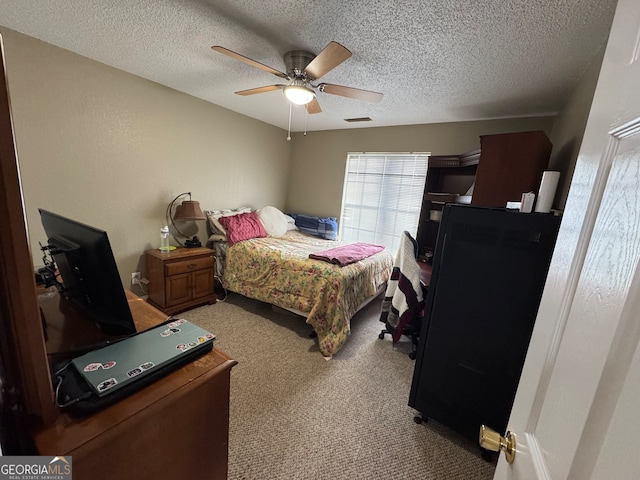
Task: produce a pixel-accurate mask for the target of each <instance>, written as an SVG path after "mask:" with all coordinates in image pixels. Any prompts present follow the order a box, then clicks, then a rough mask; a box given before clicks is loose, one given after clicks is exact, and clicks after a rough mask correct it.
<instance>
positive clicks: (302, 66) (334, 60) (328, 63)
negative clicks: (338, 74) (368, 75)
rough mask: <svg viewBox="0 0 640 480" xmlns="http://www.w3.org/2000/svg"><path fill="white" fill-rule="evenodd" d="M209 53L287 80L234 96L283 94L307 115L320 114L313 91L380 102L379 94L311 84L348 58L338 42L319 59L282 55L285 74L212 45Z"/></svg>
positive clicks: (294, 52) (308, 55)
mask: <svg viewBox="0 0 640 480" xmlns="http://www.w3.org/2000/svg"><path fill="white" fill-rule="evenodd" d="M211 48H212V50H214V51H216V52H219V53H222V54H224V55H227V56H229V57H231V58H235V59H236V60H240V61H241V62H244V63H246V64H248V65H251V66H252V67H256V68H259V69H261V70H264V71H266V72H269V73H272V74H273V75H275V76H276V77H280V78H284V79H285V80H288V82H289V83H288V84H286V85H284V84H276V85H267V86H265V87H258V88H251V89H249V90H241V91H239V92H235V93H236V94H237V95H245V96H246V95H255V94H256V93H265V92H271V91H273V90H282V91H283V92H284V94H285V95H286V96H287V98H288V99H289V100H290V101H291V102H292V103H295V104H297V105H304V106H305V107H306V109H307V112H308V113H320V112H321V111H322V109H321V108H320V104H319V103H318V99H317V98H316V91H319V92H323V93H328V94H331V95H340V96H342V97H349V98H355V99H357V100H364V101H366V102H376V103H377V102H379V101H380V100H381V99H382V93H378V92H371V91H369V90H361V89H359V88H352V87H344V86H342V85H334V84H331V83H318V84H315V83H314V82H315V81H316V80H318V79H319V78H320V77H322V76H323V75H325V74H327V73H328V72H330V71H331V70H333V69H334V68H335V67H337V66H338V65H340V64H341V63H342V62H344V61H345V60H346V59H347V58H349V57H350V56H351V52H350V51H349V50H347V49H346V48H345V47H343V46H342V45H340V44H339V43H337V42H330V43H329V45H327V46H326V47H325V48H324V49H323V50H322V51H321V52H320V53H319V54H318V55H314V54H313V53H310V52H307V51H304V50H292V51H290V52H287V53H285V54H284V64H285V66H286V73H284V72H281V71H279V70H276V69H275V68H271V67H269V66H267V65H264V64H262V63H260V62H257V61H255V60H252V59H250V58H248V57H245V56H244V55H240V54H239V53H236V52H233V51H231V50H229V49H227V48H225V47H221V46H220V45H214V46H213V47H211Z"/></svg>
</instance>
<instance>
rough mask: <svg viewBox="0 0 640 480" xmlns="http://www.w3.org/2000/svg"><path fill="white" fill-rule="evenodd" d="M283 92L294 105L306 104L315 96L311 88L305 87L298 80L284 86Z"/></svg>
mask: <svg viewBox="0 0 640 480" xmlns="http://www.w3.org/2000/svg"><path fill="white" fill-rule="evenodd" d="M284 94H285V96H286V97H287V98H288V99H289V101H290V102H291V103H295V104H296V105H306V104H307V103H309V102H310V101H311V100H313V97H315V96H316V94H315V93H313V90H311V89H310V88H309V87H306V86H305V84H304V82H302V81H300V80H294V81H293V82H291V85H288V86H286V87H284Z"/></svg>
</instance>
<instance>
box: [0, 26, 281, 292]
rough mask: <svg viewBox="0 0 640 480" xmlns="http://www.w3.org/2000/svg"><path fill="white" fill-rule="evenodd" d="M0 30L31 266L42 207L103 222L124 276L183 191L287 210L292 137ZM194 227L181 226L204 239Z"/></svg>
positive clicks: (209, 200) (209, 199)
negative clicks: (290, 139) (172, 202)
mask: <svg viewBox="0 0 640 480" xmlns="http://www.w3.org/2000/svg"><path fill="white" fill-rule="evenodd" d="M0 32H1V33H2V36H3V39H4V49H5V57H6V64H7V76H8V82H9V89H10V94H11V104H12V110H13V120H14V130H15V138H16V144H17V150H18V159H19V165H20V170H21V177H22V186H23V193H24V200H25V207H26V212H27V221H28V226H29V233H30V241H31V248H32V253H33V257H34V263H35V265H41V264H42V262H41V254H40V251H39V247H38V242H43V243H46V237H45V234H44V231H43V229H42V226H41V223H40V218H39V215H38V212H37V209H38V207H43V208H45V209H49V210H52V211H54V212H56V213H59V214H61V215H64V216H68V217H70V218H73V219H76V220H79V221H82V222H85V223H88V224H89V225H92V226H95V227H98V228H102V229H104V230H106V231H107V232H108V234H109V239H110V241H111V244H112V248H113V250H114V252H115V255H116V259H117V263H118V267H119V269H120V274H121V277H122V279H123V282H124V284H125V286H129V284H130V278H131V275H130V274H131V272H133V271H144V264H143V263H142V262H141V259H142V258H143V256H142V253H143V252H144V250H146V249H149V248H155V247H157V246H158V244H159V230H160V227H161V226H162V225H164V224H165V209H166V207H167V204H168V203H169V202H170V201H171V200H172V199H173V198H174V197H175V196H176V195H178V194H180V193H182V192H185V191H191V192H192V194H193V198H194V199H196V200H199V201H200V204H201V206H202V208H203V209H217V208H230V207H237V206H240V204H242V205H249V206H252V207H254V208H258V207H262V206H264V205H274V206H277V207H280V208H284V206H285V199H286V189H287V179H288V172H289V168H290V158H291V155H290V148H291V143H290V142H287V141H286V139H285V137H286V134H285V132H283V131H282V130H281V129H279V128H276V127H273V126H270V125H267V124H265V123H262V122H259V121H256V120H253V119H250V118H248V117H245V116H243V115H239V114H236V113H233V112H231V111H229V110H226V109H223V108H221V107H217V106H215V105H212V104H210V103H207V102H204V101H202V100H198V99H196V98H194V97H191V96H188V95H185V94H182V93H179V92H177V91H174V90H171V89H168V88H166V87H163V86H160V85H158V84H155V83H152V82H149V81H147V80H144V79H142V78H139V77H136V76H134V75H130V74H127V73H124V72H122V71H119V70H116V69H113V68H111V67H107V66H105V65H104V64H101V63H98V62H95V61H92V60H89V59H87V58H84V57H81V56H79V55H76V54H73V53H70V52H68V51H65V50H62V49H59V48H56V47H53V46H51V45H48V44H46V43H43V42H40V41H38V40H35V39H33V38H30V37H27V36H24V35H21V34H18V33H16V32H14V31H11V30H8V29H4V28H0ZM195 226H196V225H191V227H195ZM197 226H198V228H199V231H195V230H192V229H190V227H189V225H187V230H188V231H186V232H185V233H189V234H198V235H199V236H200V238H204V237H205V236H206V232H205V225H204V222H198V224H197Z"/></svg>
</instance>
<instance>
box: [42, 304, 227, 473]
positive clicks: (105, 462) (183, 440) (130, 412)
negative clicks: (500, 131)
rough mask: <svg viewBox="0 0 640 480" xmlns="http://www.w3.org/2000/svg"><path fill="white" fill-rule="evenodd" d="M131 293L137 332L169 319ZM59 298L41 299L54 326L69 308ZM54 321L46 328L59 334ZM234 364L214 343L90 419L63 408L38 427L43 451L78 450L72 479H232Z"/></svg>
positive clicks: (53, 345)
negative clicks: (229, 459) (210, 348)
mask: <svg viewBox="0 0 640 480" xmlns="http://www.w3.org/2000/svg"><path fill="white" fill-rule="evenodd" d="M127 296H128V299H129V305H130V307H131V313H132V315H133V318H134V321H135V322H136V328H137V329H138V330H139V331H140V330H143V329H146V328H149V327H152V326H154V325H157V324H158V323H160V322H162V321H164V320H165V318H166V315H165V314H163V313H162V312H160V311H158V310H157V309H155V308H154V307H152V306H151V305H149V304H148V303H147V302H145V301H144V300H142V299H141V298H139V297H136V296H135V295H134V294H132V293H130V292H127ZM57 305H59V302H58V300H56V299H53V300H51V299H48V300H47V302H44V303H43V312H44V315H45V318H46V319H47V323H51V324H52V325H53V324H55V325H59V324H60V322H59V319H58V320H56V318H55V317H56V315H62V316H63V317H64V316H65V315H66V314H68V312H67V311H64V310H62V309H59V310H62V311H59V312H58V313H56V311H55V310H56V306H57ZM67 320H68V319H65V320H64V321H63V322H62V324H67V323H68V322H67ZM55 325H53V326H52V327H48V328H47V330H51V333H53V330H54V329H56V328H57V327H56V326H55ZM51 342H53V343H51ZM50 343H51V345H49V344H50ZM57 346H58V343H57V341H56V340H53V339H51V341H48V342H47V347H48V348H57ZM236 363H237V362H235V361H234V360H231V359H230V358H229V357H228V356H227V355H226V354H225V353H223V352H222V351H220V350H219V349H218V348H216V347H214V349H213V351H211V352H210V353H207V354H205V355H203V356H202V357H199V358H197V359H196V360H194V361H193V362H191V363H189V364H187V365H186V366H184V367H181V368H180V369H178V370H176V371H174V372H172V373H170V374H168V375H166V376H165V377H162V378H161V379H159V380H157V381H156V382H154V383H153V384H151V385H149V386H147V387H145V388H143V389H142V390H140V391H138V392H136V393H134V394H132V395H131V396H129V397H127V398H126V399H124V400H121V401H120V402H118V403H116V404H114V405H112V406H110V407H108V408H106V409H105V410H102V411H100V412H97V413H95V414H93V415H90V416H88V417H86V418H76V417H72V416H70V415H68V414H65V413H59V415H58V416H57V419H56V420H55V422H54V423H53V424H51V425H48V426H46V427H43V428H40V429H37V430H36V431H35V432H34V435H33V437H34V441H35V444H36V448H37V450H38V453H39V454H40V455H58V456H64V455H70V456H72V458H73V478H74V480H84V479H87V480H89V479H90V480H107V479H114V480H115V479H121V478H135V479H138V480H141V479H157V478H168V479H169V478H170V479H181V478H206V479H226V478H227V470H228V465H227V456H228V437H229V381H230V374H231V369H232V367H233V366H234V365H235V364H236Z"/></svg>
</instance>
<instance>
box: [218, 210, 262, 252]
mask: <svg viewBox="0 0 640 480" xmlns="http://www.w3.org/2000/svg"><path fill="white" fill-rule="evenodd" d="M218 221H219V222H220V223H221V224H222V226H223V227H224V228H225V230H226V231H227V241H228V242H229V245H233V244H234V243H238V242H241V241H242V240H249V239H250V238H261V237H266V236H267V232H266V231H265V229H264V227H263V226H262V222H261V221H260V217H259V216H258V214H257V213H256V212H251V213H240V214H238V215H232V216H230V217H220V218H219V219H218Z"/></svg>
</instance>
